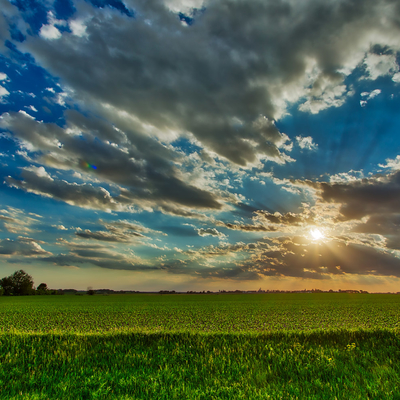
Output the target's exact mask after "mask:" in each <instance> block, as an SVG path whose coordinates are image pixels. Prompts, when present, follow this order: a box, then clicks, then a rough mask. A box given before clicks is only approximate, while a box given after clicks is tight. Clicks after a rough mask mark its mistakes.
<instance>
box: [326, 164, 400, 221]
mask: <svg viewBox="0 0 400 400" xmlns="http://www.w3.org/2000/svg"><path fill="white" fill-rule="evenodd" d="M320 188H321V198H322V200H323V201H325V202H334V203H340V204H341V206H340V213H341V218H342V219H343V220H350V219H361V218H362V217H365V216H368V215H375V214H394V213H400V202H399V201H398V200H399V198H400V197H399V196H400V171H397V172H394V173H391V174H388V175H384V176H379V175H377V176H373V177H371V178H368V179H363V180H362V181H355V182H350V183H347V184H345V183H336V184H330V183H321V184H320Z"/></svg>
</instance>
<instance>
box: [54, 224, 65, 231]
mask: <svg viewBox="0 0 400 400" xmlns="http://www.w3.org/2000/svg"><path fill="white" fill-rule="evenodd" d="M52 227H53V228H57V229H59V230H60V231H67V230H68V228H66V227H65V226H64V225H52Z"/></svg>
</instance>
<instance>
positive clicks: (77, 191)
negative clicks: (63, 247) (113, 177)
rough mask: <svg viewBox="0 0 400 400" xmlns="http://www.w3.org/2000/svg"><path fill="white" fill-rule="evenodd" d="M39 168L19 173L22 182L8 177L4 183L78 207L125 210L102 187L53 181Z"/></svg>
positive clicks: (123, 205)
mask: <svg viewBox="0 0 400 400" xmlns="http://www.w3.org/2000/svg"><path fill="white" fill-rule="evenodd" d="M40 168H43V167H40ZM40 168H37V169H34V168H33V167H31V168H29V169H27V168H25V169H23V170H22V172H21V176H22V178H23V180H17V179H14V178H12V177H10V176H9V177H7V178H6V182H7V184H8V185H9V186H10V187H14V188H17V189H22V190H24V191H26V192H29V193H35V194H37V195H41V196H46V197H52V198H55V199H57V200H62V201H64V202H66V203H67V204H70V205H74V206H78V207H83V208H93V209H99V210H104V211H110V210H123V209H125V208H126V207H125V206H126V204H121V203H119V202H118V201H116V200H115V199H114V198H113V197H112V196H111V195H110V193H109V192H108V191H107V190H106V189H104V188H102V187H95V186H92V185H90V184H81V185H79V184H76V183H69V182H66V181H64V180H63V181H59V180H55V179H53V178H51V177H50V176H46V175H44V173H42V171H43V170H44V168H43V170H41V169H40ZM46 174H47V173H46Z"/></svg>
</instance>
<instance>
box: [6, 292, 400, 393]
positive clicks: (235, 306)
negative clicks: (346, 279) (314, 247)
mask: <svg viewBox="0 0 400 400" xmlns="http://www.w3.org/2000/svg"><path fill="white" fill-rule="evenodd" d="M399 327H400V296H397V295H378V294H344V293H343V294H342V293H341V294H336V293H333V294H328V293H322V294H235V295H229V294H224V295H144V294H134V295H110V296H100V295H96V296H74V295H72V296H67V295H65V296H27V297H0V330H1V334H0V343H1V346H0V362H1V364H0V365H1V367H0V398H1V399H268V398H270V399H280V398H282V399H296V398H297V399H319V398H321V399H335V398H337V399H368V398H369V399H396V398H397V399H400V332H399Z"/></svg>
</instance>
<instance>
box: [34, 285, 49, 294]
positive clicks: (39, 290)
mask: <svg viewBox="0 0 400 400" xmlns="http://www.w3.org/2000/svg"><path fill="white" fill-rule="evenodd" d="M36 293H37V294H51V290H49V288H48V287H47V284H46V283H41V284H40V285H39V286H38V287H37V288H36Z"/></svg>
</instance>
